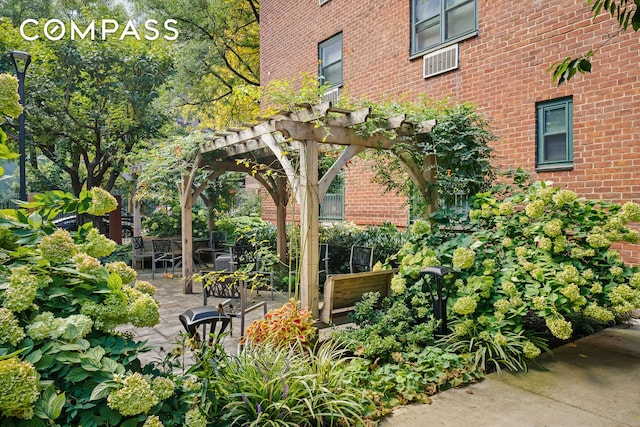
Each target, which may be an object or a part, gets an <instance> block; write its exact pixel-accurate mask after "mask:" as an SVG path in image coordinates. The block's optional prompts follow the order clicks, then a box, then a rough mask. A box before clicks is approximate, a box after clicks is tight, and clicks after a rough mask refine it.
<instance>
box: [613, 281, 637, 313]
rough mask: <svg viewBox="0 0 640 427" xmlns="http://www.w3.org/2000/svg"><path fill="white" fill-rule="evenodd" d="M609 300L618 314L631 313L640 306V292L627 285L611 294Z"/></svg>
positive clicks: (620, 286) (621, 286)
mask: <svg viewBox="0 0 640 427" xmlns="http://www.w3.org/2000/svg"><path fill="white" fill-rule="evenodd" d="M609 300H610V301H611V304H613V309H614V310H615V311H616V312H618V313H620V314H626V313H630V312H631V311H633V310H634V309H635V308H636V307H638V305H640V291H638V290H636V289H633V288H631V287H630V286H629V285H626V284H622V285H618V286H615V287H614V288H613V289H611V291H610V292H609Z"/></svg>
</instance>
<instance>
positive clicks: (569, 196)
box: [552, 190, 578, 208]
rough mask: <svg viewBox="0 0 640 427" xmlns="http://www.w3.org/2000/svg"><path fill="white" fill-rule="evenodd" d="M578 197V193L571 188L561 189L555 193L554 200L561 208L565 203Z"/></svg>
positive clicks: (571, 201) (569, 202)
mask: <svg viewBox="0 0 640 427" xmlns="http://www.w3.org/2000/svg"><path fill="white" fill-rule="evenodd" d="M577 198H578V195H577V194H576V193H574V192H573V191H571V190H560V191H558V192H557V193H556V194H554V195H553V197H552V200H553V203H555V204H556V206H557V207H559V208H561V207H563V206H564V205H568V204H571V203H573V202H574V201H575V200H576V199H577Z"/></svg>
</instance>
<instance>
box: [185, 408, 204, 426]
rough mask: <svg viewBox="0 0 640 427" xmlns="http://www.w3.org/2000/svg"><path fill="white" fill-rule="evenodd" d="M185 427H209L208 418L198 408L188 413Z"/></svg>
mask: <svg viewBox="0 0 640 427" xmlns="http://www.w3.org/2000/svg"><path fill="white" fill-rule="evenodd" d="M184 425H185V427H207V417H205V416H204V414H203V413H202V411H200V410H199V409H198V408H193V409H190V410H189V411H187V413H186V414H185V417H184Z"/></svg>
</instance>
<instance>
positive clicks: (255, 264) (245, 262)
mask: <svg viewBox="0 0 640 427" xmlns="http://www.w3.org/2000/svg"><path fill="white" fill-rule="evenodd" d="M230 255H231V259H230V263H229V264H230V271H231V272H234V271H238V270H241V269H242V270H244V271H245V272H247V274H249V275H254V276H256V279H258V280H259V281H260V282H262V280H261V279H262V278H266V279H267V280H268V286H269V289H270V290H271V299H272V300H273V272H272V271H267V270H265V269H264V268H263V264H262V260H261V259H260V257H258V256H256V252H255V248H254V247H253V246H247V245H244V246H232V247H231V254H230ZM257 292H258V295H260V294H259V288H257Z"/></svg>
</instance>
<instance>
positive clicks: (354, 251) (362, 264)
mask: <svg viewBox="0 0 640 427" xmlns="http://www.w3.org/2000/svg"><path fill="white" fill-rule="evenodd" d="M372 268H373V248H372V247H368V246H357V245H353V246H351V256H350V257H349V270H350V271H351V273H360V272H363V271H371V269H372Z"/></svg>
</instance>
